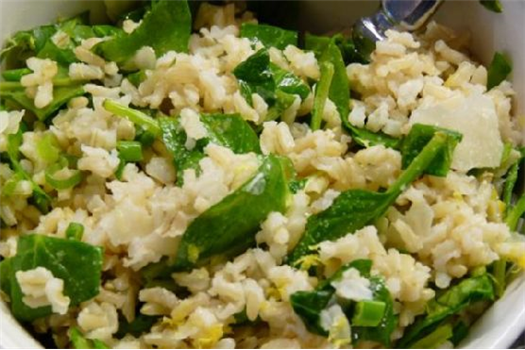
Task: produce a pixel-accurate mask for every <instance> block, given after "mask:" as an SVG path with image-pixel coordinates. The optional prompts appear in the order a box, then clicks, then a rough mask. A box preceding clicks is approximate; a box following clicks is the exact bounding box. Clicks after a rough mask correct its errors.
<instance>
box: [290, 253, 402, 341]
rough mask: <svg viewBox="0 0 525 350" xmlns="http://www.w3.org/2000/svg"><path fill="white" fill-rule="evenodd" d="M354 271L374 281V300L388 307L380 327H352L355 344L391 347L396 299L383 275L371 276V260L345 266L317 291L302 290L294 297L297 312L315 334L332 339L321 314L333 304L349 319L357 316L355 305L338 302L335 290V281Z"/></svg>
mask: <svg viewBox="0 0 525 350" xmlns="http://www.w3.org/2000/svg"><path fill="white" fill-rule="evenodd" d="M350 268H354V269H356V270H358V271H359V273H360V274H361V276H363V277H365V278H368V279H369V280H370V290H372V291H373V299H372V300H373V301H376V302H380V303H383V304H384V305H385V308H384V313H383V316H382V317H381V321H380V323H379V324H378V325H377V326H373V327H365V326H356V325H352V341H353V343H354V344H355V345H357V344H358V343H359V342H361V341H366V340H369V341H375V342H379V343H381V344H383V345H385V346H387V347H388V346H390V336H391V334H392V332H393V331H394V329H395V327H396V325H397V319H396V317H395V316H394V309H393V300H392V297H391V295H390V292H389V291H388V289H387V287H386V286H385V283H384V280H383V278H382V277H381V276H377V275H376V276H371V275H370V270H371V268H372V261H371V260H355V261H352V262H351V263H349V264H346V265H344V266H342V267H341V268H340V269H339V270H338V271H337V272H336V273H335V274H334V275H333V276H332V277H330V278H328V279H326V280H324V281H322V282H321V283H319V285H318V286H317V288H316V289H315V290H313V291H299V292H295V293H293V294H292V295H291V296H290V303H291V305H292V307H293V309H294V312H295V313H296V314H297V315H298V316H299V317H301V319H302V320H303V322H304V324H305V325H306V327H307V329H308V330H309V331H310V332H312V333H315V334H319V335H323V336H328V331H327V330H326V329H324V328H323V327H322V325H321V312H322V311H323V310H324V309H326V308H327V307H329V306H330V305H331V304H333V303H336V302H338V303H339V305H340V306H341V307H342V309H343V311H344V312H345V314H346V317H347V318H348V320H349V321H350V320H352V315H353V314H354V315H355V303H348V301H338V300H337V299H336V298H335V288H334V287H333V286H332V282H334V281H338V280H340V279H341V278H342V276H343V273H344V272H345V271H347V270H349V269H350Z"/></svg>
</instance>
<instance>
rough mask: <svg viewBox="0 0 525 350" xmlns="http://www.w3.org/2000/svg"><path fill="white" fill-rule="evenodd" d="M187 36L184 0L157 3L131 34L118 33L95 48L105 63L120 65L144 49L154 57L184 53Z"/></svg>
mask: <svg viewBox="0 0 525 350" xmlns="http://www.w3.org/2000/svg"><path fill="white" fill-rule="evenodd" d="M152 33H154V35H152ZM190 34H191V14H190V10H189V7H188V3H187V2H186V1H185V0H176V1H175V0H174V1H170V0H160V1H156V2H154V3H153V4H152V8H151V10H150V11H149V12H148V13H146V15H145V16H144V18H143V19H142V23H141V24H140V26H139V27H138V28H137V29H135V30H134V31H133V32H132V33H131V34H126V33H119V34H118V35H116V36H114V37H113V38H112V39H110V40H107V41H104V42H102V43H100V44H98V45H97V46H96V47H95V48H94V49H95V52H97V53H99V54H100V55H101V56H103V57H104V58H105V59H106V60H108V61H114V62H117V63H118V64H121V65H122V64H125V63H127V62H128V61H129V60H130V59H132V58H133V56H134V55H135V53H136V52H137V51H138V50H139V49H141V48H142V47H144V46H149V47H151V48H152V49H153V50H154V51H155V54H156V55H157V57H160V56H162V55H163V54H165V53H166V52H168V51H172V50H173V51H177V52H187V51H188V42H189V39H190Z"/></svg>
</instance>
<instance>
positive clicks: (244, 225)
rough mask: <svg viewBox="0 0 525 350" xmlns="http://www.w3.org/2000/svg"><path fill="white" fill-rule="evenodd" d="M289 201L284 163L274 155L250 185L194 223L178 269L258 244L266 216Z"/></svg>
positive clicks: (183, 242)
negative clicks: (256, 235) (257, 237)
mask: <svg viewBox="0 0 525 350" xmlns="http://www.w3.org/2000/svg"><path fill="white" fill-rule="evenodd" d="M287 198H288V183H287V179H286V176H285V173H284V169H283V165H282V162H281V160H280V159H279V158H278V157H275V156H272V155H270V156H268V157H266V158H265V159H264V161H263V163H262V165H261V166H260V167H259V169H258V171H257V173H256V174H255V175H254V176H253V177H252V178H251V179H250V180H248V182H246V183H245V184H244V185H242V186H241V187H240V188H239V189H237V190H236V191H235V192H233V193H232V194H230V195H228V196H227V197H226V198H224V199H223V200H222V201H220V202H219V203H217V204H215V205H214V206H212V207H211V208H209V209H208V210H206V211H205V212H204V213H202V214H201V215H200V216H199V217H197V218H196V219H195V220H194V221H193V222H192V223H191V224H190V226H189V227H188V229H187V230H186V232H185V233H184V235H183V236H182V239H181V241H180V244H179V248H178V251H177V256H176V259H175V264H174V268H175V269H177V270H188V269H191V268H192V267H194V266H196V265H200V264H202V263H204V262H205V261H207V260H209V259H210V258H212V257H217V256H226V257H228V256H232V255H235V254H238V253H239V252H242V251H244V250H245V249H247V248H248V247H250V246H251V245H252V244H253V243H254V241H255V233H256V232H257V230H258V228H259V225H260V223H261V222H262V221H263V220H264V219H265V218H266V216H267V215H268V214H269V213H270V212H274V211H279V212H283V211H284V210H285V206H286V200H287Z"/></svg>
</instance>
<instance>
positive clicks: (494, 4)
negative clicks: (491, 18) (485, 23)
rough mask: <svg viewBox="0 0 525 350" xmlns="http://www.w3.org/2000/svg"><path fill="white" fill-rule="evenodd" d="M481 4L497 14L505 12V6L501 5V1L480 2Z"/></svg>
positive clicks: (486, 0)
mask: <svg viewBox="0 0 525 350" xmlns="http://www.w3.org/2000/svg"><path fill="white" fill-rule="evenodd" d="M479 3H480V4H481V5H483V7H484V8H486V9H487V10H489V11H492V12H496V13H502V12H503V5H501V2H500V1H499V0H479Z"/></svg>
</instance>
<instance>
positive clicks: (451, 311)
mask: <svg viewBox="0 0 525 350" xmlns="http://www.w3.org/2000/svg"><path fill="white" fill-rule="evenodd" d="M481 300H494V287H493V285H492V282H491V280H490V278H489V276H488V275H487V274H486V273H484V274H481V275H479V276H475V277H470V278H466V279H464V280H462V281H461V282H459V283H458V284H457V285H455V286H452V287H450V288H449V289H448V290H446V291H445V292H444V293H443V294H441V295H440V296H438V297H436V298H435V299H433V300H431V301H430V302H429V303H428V304H427V312H426V314H425V315H424V316H422V317H419V318H418V319H417V320H416V322H415V323H414V324H413V325H412V326H410V327H409V328H408V329H407V331H406V332H405V335H404V336H403V338H402V339H401V340H400V342H399V343H398V347H400V348H406V347H409V346H412V345H414V344H416V342H417V341H419V340H420V339H423V338H424V337H426V336H427V335H428V334H429V333H431V332H432V330H433V329H435V326H436V325H437V324H439V323H440V322H441V321H443V320H444V319H446V318H447V317H449V316H452V315H456V314H458V313H459V312H461V311H462V310H464V309H465V308H467V307H468V306H469V305H472V303H474V302H476V301H481ZM445 340H447V339H443V342H444V341H445Z"/></svg>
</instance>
